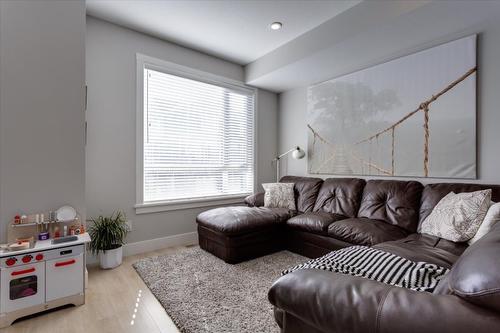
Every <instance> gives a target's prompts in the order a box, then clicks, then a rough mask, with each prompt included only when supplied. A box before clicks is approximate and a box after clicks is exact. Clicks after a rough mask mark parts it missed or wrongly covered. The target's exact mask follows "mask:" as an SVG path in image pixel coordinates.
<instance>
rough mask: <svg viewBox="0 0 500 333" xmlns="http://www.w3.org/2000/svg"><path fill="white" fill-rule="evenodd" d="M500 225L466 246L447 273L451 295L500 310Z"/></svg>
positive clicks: (496, 225)
mask: <svg viewBox="0 0 500 333" xmlns="http://www.w3.org/2000/svg"><path fill="white" fill-rule="evenodd" d="M499 253H500V224H499V223H497V224H495V225H494V226H493V228H492V229H491V230H490V232H489V233H487V234H486V235H485V236H483V237H482V238H481V239H479V240H478V241H477V242H475V243H474V244H472V245H471V246H469V248H467V250H465V252H464V253H463V254H462V256H461V257H460V258H459V259H458V260H457V262H456V263H455V265H453V267H452V269H451V271H450V272H449V273H448V275H449V278H448V279H447V280H448V287H449V290H450V291H451V293H452V294H454V295H457V296H459V297H461V298H462V299H464V300H466V301H468V302H471V303H474V304H476V305H479V306H483V307H487V308H490V309H492V310H495V311H497V312H500V255H499Z"/></svg>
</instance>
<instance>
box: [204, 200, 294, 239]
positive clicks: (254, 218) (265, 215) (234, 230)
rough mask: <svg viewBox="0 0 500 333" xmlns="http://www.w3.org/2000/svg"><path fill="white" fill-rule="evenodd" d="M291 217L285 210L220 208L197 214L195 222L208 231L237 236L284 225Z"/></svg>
mask: <svg viewBox="0 0 500 333" xmlns="http://www.w3.org/2000/svg"><path fill="white" fill-rule="evenodd" d="M293 215H294V213H293V211H290V210H288V209H285V208H265V207H243V206H236V207H221V208H215V209H210V210H207V211H205V212H203V213H201V214H199V215H198V217H197V218H196V222H197V223H198V224H199V225H201V226H203V227H206V228H208V229H210V230H214V231H217V232H220V233H223V234H226V235H237V234H243V233H248V232H252V231H255V230H260V229H262V228H266V227H271V226H275V225H277V224H281V223H282V224H284V223H285V221H286V220H288V219H289V218H290V217H292V216H293Z"/></svg>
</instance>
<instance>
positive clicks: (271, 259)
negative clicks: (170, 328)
mask: <svg viewBox="0 0 500 333" xmlns="http://www.w3.org/2000/svg"><path fill="white" fill-rule="evenodd" d="M307 260H308V259H307V258H306V257H303V256H300V255H298V254H294V253H291V252H288V251H281V252H277V253H274V254H271V255H267V256H264V257H261V258H257V259H254V260H250V261H246V262H243V263H240V264H236V265H230V264H226V263H225V262H224V261H222V260H221V259H219V258H217V257H215V256H213V255H211V254H210V253H208V252H205V251H203V250H202V249H200V248H199V247H198V246H196V247H192V248H187V249H182V250H179V251H178V252H175V253H172V254H167V255H162V256H158V257H153V258H146V259H142V260H140V261H138V262H136V263H135V264H134V268H135V270H136V271H137V272H138V273H139V275H140V276H141V278H142V279H143V280H144V282H145V283H146V285H147V286H148V288H149V289H150V290H151V292H152V293H153V294H154V295H155V297H156V298H157V299H158V301H160V303H161V304H162V306H163V307H164V308H165V310H166V311H167V313H168V315H169V316H170V318H172V320H173V321H174V323H175V324H176V325H177V327H178V328H179V330H180V331H181V332H186V333H195V332H196V333H198V332H214V333H215V332H217V333H219V332H279V327H278V325H277V324H276V322H275V321H274V315H273V308H272V305H271V303H269V301H268V300H267V292H268V291H269V288H270V287H271V285H272V284H273V282H274V281H276V279H278V278H279V277H280V276H281V272H282V271H283V270H285V269H287V268H290V267H292V266H295V265H297V264H300V263H303V262H305V261H307Z"/></svg>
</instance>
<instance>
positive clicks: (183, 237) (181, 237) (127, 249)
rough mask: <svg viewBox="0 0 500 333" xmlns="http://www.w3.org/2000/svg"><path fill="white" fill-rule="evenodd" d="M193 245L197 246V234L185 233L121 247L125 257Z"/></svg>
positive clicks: (194, 232)
mask: <svg viewBox="0 0 500 333" xmlns="http://www.w3.org/2000/svg"><path fill="white" fill-rule="evenodd" d="M195 244H198V233H197V232H196V231H193V232H187V233H185V234H178V235H172V236H167V237H161V238H155V239H148V240H145V241H140V242H135V243H128V244H125V245H124V246H123V255H124V256H125V257H127V256H133V255H136V254H140V253H145V252H150V251H156V250H160V249H164V248H166V247H173V246H184V245H195Z"/></svg>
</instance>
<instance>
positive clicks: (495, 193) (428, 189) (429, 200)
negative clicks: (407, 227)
mask: <svg viewBox="0 0 500 333" xmlns="http://www.w3.org/2000/svg"><path fill="white" fill-rule="evenodd" d="M486 189H491V200H492V201H494V202H500V185H480V184H459V183H436V184H428V185H426V186H425V187H424V189H423V191H422V199H421V202H420V218H419V226H420V224H422V222H423V221H424V220H425V218H426V217H427V216H429V214H430V213H431V212H432V209H434V207H435V206H436V205H437V203H438V202H439V201H440V200H441V199H442V198H444V197H445V196H446V195H447V194H448V193H450V192H455V193H462V192H475V191H481V190H486ZM419 230H420V229H419Z"/></svg>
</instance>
